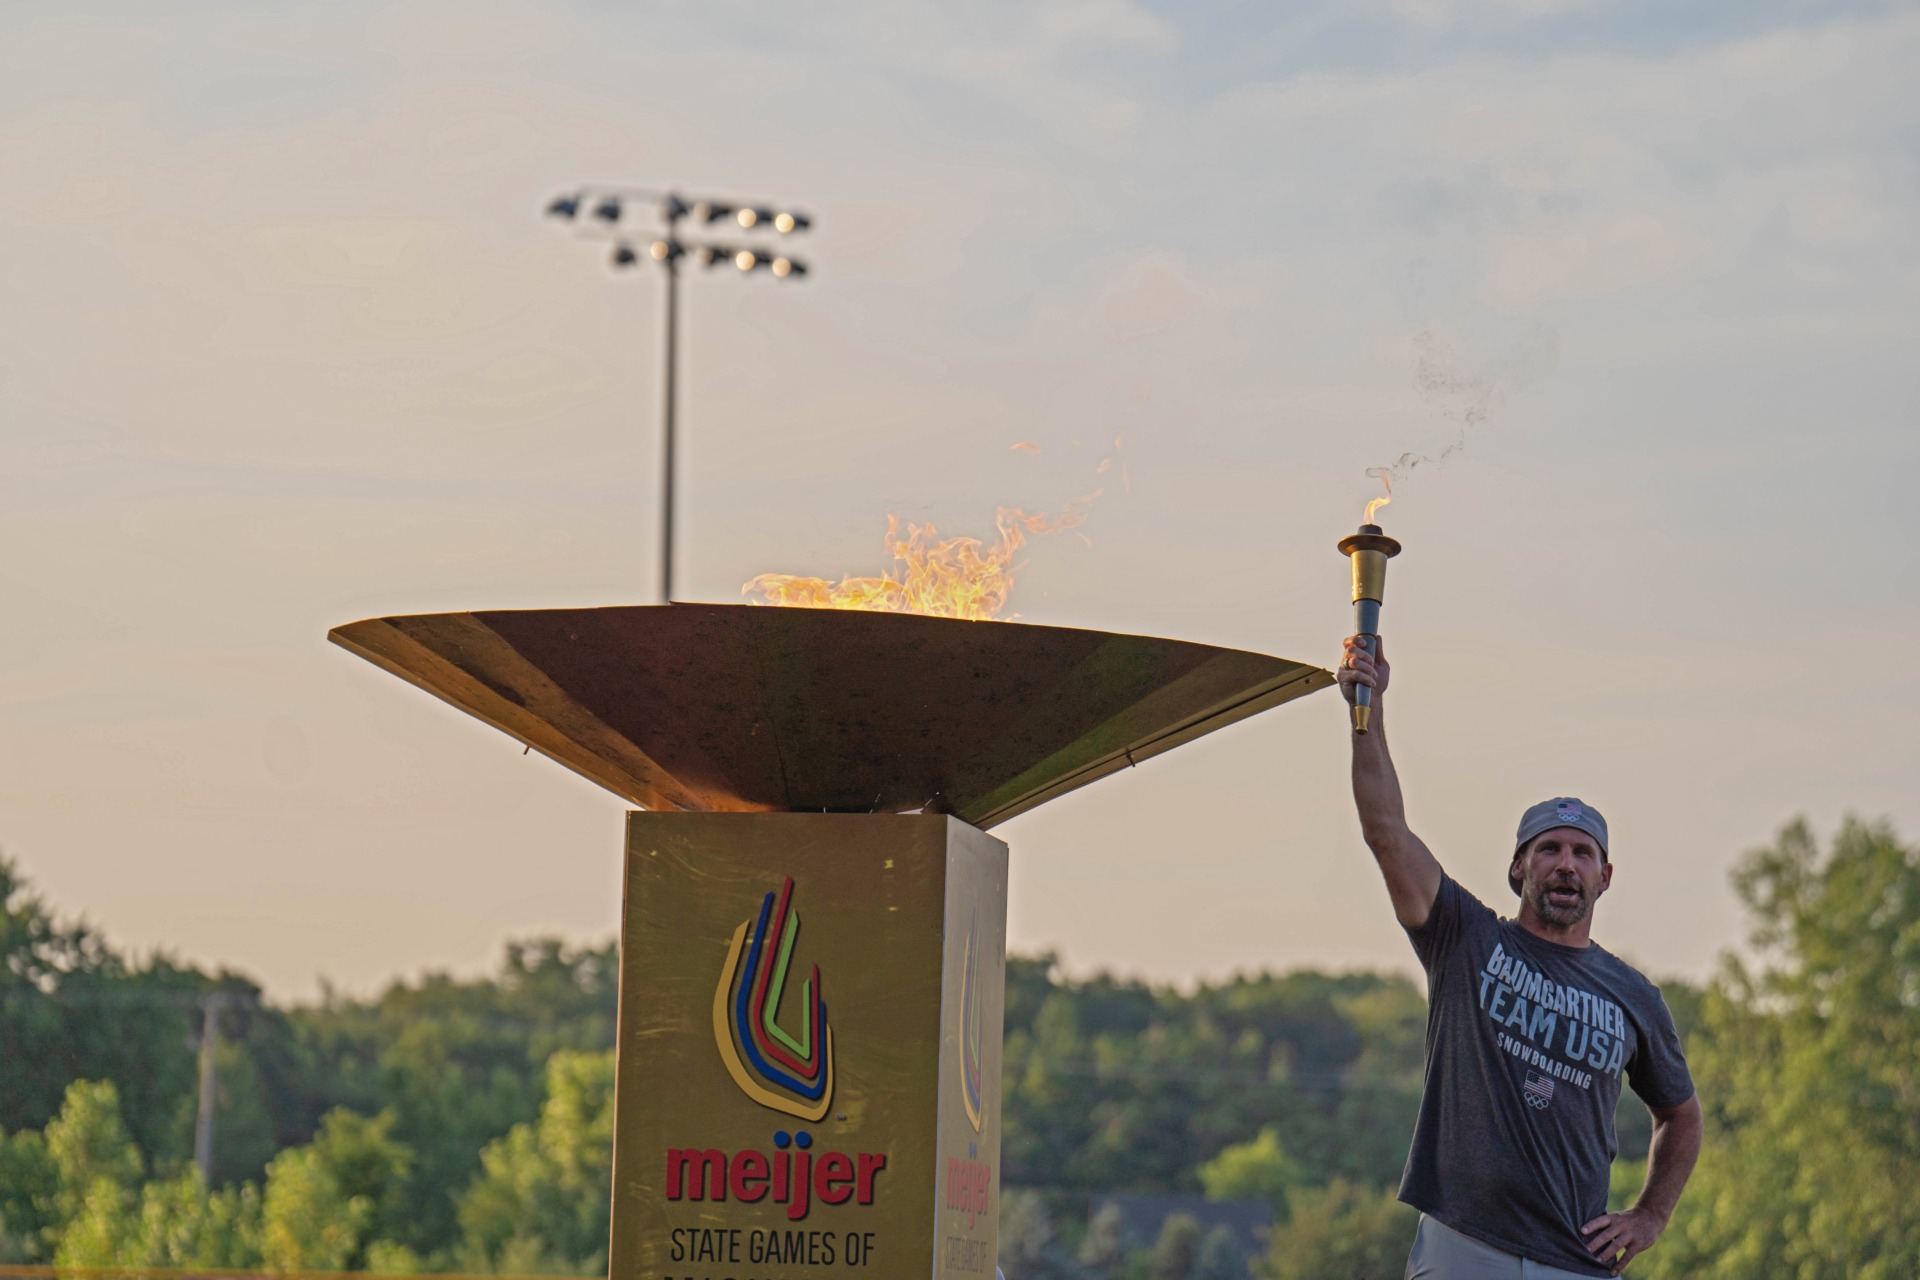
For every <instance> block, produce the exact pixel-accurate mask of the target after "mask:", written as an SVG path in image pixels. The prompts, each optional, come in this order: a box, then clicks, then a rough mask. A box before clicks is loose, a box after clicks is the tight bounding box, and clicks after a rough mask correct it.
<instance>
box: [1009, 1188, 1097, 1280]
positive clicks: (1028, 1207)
mask: <svg viewBox="0 0 1920 1280" xmlns="http://www.w3.org/2000/svg"><path fill="white" fill-rule="evenodd" d="M998 1261H999V1264H1000V1269H1001V1270H1002V1271H1004V1272H1006V1275H1007V1280H1083V1277H1084V1275H1085V1272H1084V1270H1083V1268H1082V1267H1081V1266H1080V1265H1079V1263H1077V1262H1076V1261H1075V1260H1074V1258H1073V1255H1072V1254H1071V1253H1069V1252H1068V1251H1067V1250H1066V1248H1065V1247H1064V1246H1063V1244H1062V1243H1061V1241H1060V1239H1059V1236H1058V1235H1057V1234H1056V1233H1055V1231H1054V1224H1053V1214H1052V1213H1051V1212H1050V1211H1049V1210H1048V1208H1047V1203H1046V1200H1045V1199H1044V1198H1043V1197H1041V1196H1040V1195H1038V1194H1036V1193H1034V1192H1032V1191H1024V1190H1021V1189H1020V1188H1018V1187H1009V1188H1006V1189H1005V1191H1004V1193H1003V1194H1002V1195H1001V1198H1000V1256H999V1259H998Z"/></svg>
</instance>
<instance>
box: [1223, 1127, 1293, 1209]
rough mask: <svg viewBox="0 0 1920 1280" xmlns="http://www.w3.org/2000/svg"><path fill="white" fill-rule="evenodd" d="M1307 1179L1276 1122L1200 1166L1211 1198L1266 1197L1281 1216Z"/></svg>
mask: <svg viewBox="0 0 1920 1280" xmlns="http://www.w3.org/2000/svg"><path fill="white" fill-rule="evenodd" d="M1305 1182H1306V1178H1305V1175H1304V1173H1303V1171H1302V1170H1301V1168H1300V1165H1299V1163H1298V1162H1297V1161H1295V1160H1294V1159H1293V1158H1292V1157H1291V1156H1289V1155H1288V1154H1287V1153H1286V1151H1285V1150H1284V1149H1283V1148H1282V1147H1281V1145H1280V1131H1279V1130H1278V1129H1276V1128H1274V1127H1273V1126H1272V1125H1269V1126H1267V1127H1266V1128H1264V1129H1262V1130H1261V1131H1260V1134H1259V1136H1258V1137H1256V1138H1254V1139H1253V1140H1252V1141H1250V1142H1237V1143H1235V1144H1234V1145H1233V1146H1230V1147H1227V1148H1225V1149H1224V1150H1222V1151H1221V1152H1220V1154H1219V1155H1217V1156H1215V1157H1214V1158H1213V1159H1211V1160H1209V1161H1207V1163H1205V1164H1203V1165H1201V1166H1200V1185H1201V1186H1203V1187H1205V1188H1206V1189H1207V1198H1208V1199H1209V1200H1265V1201H1266V1202H1267V1203H1268V1204H1271V1205H1272V1206H1273V1207H1274V1211H1275V1213H1277V1214H1278V1215H1279V1216H1280V1217H1281V1218H1285V1217H1286V1215H1287V1206H1288V1204H1289V1203H1290V1201H1291V1197H1292V1196H1293V1194H1294V1193H1295V1192H1296V1191H1298V1190H1299V1189H1300V1188H1301V1187H1302V1186H1303V1185H1305Z"/></svg>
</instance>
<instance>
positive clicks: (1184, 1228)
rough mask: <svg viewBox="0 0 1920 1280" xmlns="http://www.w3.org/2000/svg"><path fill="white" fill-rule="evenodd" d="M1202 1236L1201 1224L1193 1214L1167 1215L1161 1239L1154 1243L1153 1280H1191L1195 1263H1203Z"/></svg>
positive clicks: (1151, 1266)
mask: <svg viewBox="0 0 1920 1280" xmlns="http://www.w3.org/2000/svg"><path fill="white" fill-rule="evenodd" d="M1201 1236H1202V1232H1201V1230H1200V1223H1199V1221H1198V1220H1197V1219H1196V1218H1195V1217H1194V1216H1193V1215H1192V1214H1190V1213H1171V1214H1168V1215H1167V1219H1166V1221H1165V1222H1162V1223H1161V1224H1160V1238H1159V1239H1157V1240H1155V1241H1154V1242H1153V1261H1152V1262H1151V1263H1150V1264H1149V1267H1148V1271H1147V1275H1148V1277H1149V1278H1150V1280H1191V1277H1192V1275H1193V1268H1194V1264H1195V1263H1197V1262H1199V1261H1200V1240H1201Z"/></svg>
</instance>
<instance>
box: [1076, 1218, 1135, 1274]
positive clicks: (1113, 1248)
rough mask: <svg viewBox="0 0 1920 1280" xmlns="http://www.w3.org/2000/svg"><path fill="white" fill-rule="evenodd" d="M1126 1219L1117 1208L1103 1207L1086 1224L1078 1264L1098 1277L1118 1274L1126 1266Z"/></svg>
mask: <svg viewBox="0 0 1920 1280" xmlns="http://www.w3.org/2000/svg"><path fill="white" fill-rule="evenodd" d="M1127 1252H1128V1250H1127V1228H1126V1220H1125V1219H1124V1218H1122V1217H1121V1215H1120V1206H1119V1205H1117V1204H1106V1205H1102V1206H1101V1207H1100V1210H1099V1212H1097V1213H1095V1214H1094V1215H1093V1220H1092V1221H1091V1222H1089V1223H1088V1224H1087V1235H1086V1238H1085V1239H1084V1240H1082V1241H1081V1242H1080V1262H1081V1265H1083V1266H1085V1267H1087V1268H1088V1269H1089V1270H1092V1271H1094V1272H1096V1273H1098V1274H1100V1275H1107V1276H1111V1275H1117V1274H1118V1273H1119V1272H1120V1270H1121V1268H1123V1267H1125V1266H1126V1263H1127Z"/></svg>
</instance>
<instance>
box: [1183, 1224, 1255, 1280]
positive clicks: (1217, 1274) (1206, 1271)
mask: <svg viewBox="0 0 1920 1280" xmlns="http://www.w3.org/2000/svg"><path fill="white" fill-rule="evenodd" d="M1193 1280H1248V1272H1247V1258H1246V1255H1245V1254H1244V1253H1242V1252H1241V1251H1240V1244H1239V1242H1238V1241H1236V1240H1235V1239H1234V1238H1233V1232H1232V1231H1230V1230H1228V1229H1227V1228H1226V1227H1215V1228H1214V1229H1213V1230H1211V1231H1209V1232H1207V1235H1206V1239H1204V1240H1202V1241H1201V1242H1200V1257H1199V1259H1198V1261H1196V1262H1195V1263H1194V1264H1193Z"/></svg>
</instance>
